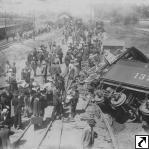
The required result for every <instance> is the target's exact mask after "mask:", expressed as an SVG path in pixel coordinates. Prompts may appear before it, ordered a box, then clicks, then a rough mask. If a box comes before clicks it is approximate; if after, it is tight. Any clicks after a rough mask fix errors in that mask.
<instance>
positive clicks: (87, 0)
mask: <svg viewBox="0 0 149 149" xmlns="http://www.w3.org/2000/svg"><path fill="white" fill-rule="evenodd" d="M96 4H98V5H100V4H102V5H105V6H106V5H109V6H111V8H112V7H115V6H118V5H121V6H126V5H132V4H137V5H140V4H149V0H0V9H1V10H6V11H8V12H15V13H20V14H21V13H22V14H23V13H39V12H70V13H72V14H73V15H86V14H89V13H90V9H91V7H90V6H93V5H96Z"/></svg>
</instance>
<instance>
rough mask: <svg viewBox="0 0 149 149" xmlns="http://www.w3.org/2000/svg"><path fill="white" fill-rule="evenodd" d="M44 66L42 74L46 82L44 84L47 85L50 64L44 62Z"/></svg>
mask: <svg viewBox="0 0 149 149" xmlns="http://www.w3.org/2000/svg"><path fill="white" fill-rule="evenodd" d="M42 65H43V68H42V74H43V80H44V81H43V82H44V83H46V82H47V73H48V72H47V71H48V64H47V62H45V61H44V62H43V64H42Z"/></svg>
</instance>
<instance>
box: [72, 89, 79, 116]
mask: <svg viewBox="0 0 149 149" xmlns="http://www.w3.org/2000/svg"><path fill="white" fill-rule="evenodd" d="M78 100H79V91H78V90H77V88H75V90H74V91H73V98H72V99H71V101H70V104H71V117H72V118H74V116H75V115H76V107H77V103H78Z"/></svg>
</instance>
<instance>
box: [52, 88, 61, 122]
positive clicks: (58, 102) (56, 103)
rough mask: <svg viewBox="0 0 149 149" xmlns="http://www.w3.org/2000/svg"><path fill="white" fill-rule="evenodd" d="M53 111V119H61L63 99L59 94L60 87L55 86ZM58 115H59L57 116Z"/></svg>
mask: <svg viewBox="0 0 149 149" xmlns="http://www.w3.org/2000/svg"><path fill="white" fill-rule="evenodd" d="M53 106H54V109H53V112H52V119H53V120H54V119H55V118H58V119H61V116H62V110H63V109H62V108H63V107H62V99H61V97H60V95H59V92H58V89H56V88H54V89H53ZM56 116H57V117H56Z"/></svg>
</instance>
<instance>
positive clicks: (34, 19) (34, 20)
mask: <svg viewBox="0 0 149 149" xmlns="http://www.w3.org/2000/svg"><path fill="white" fill-rule="evenodd" d="M35 23H36V18H35V13H34V15H33V39H34V40H35V27H36V25H35Z"/></svg>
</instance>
